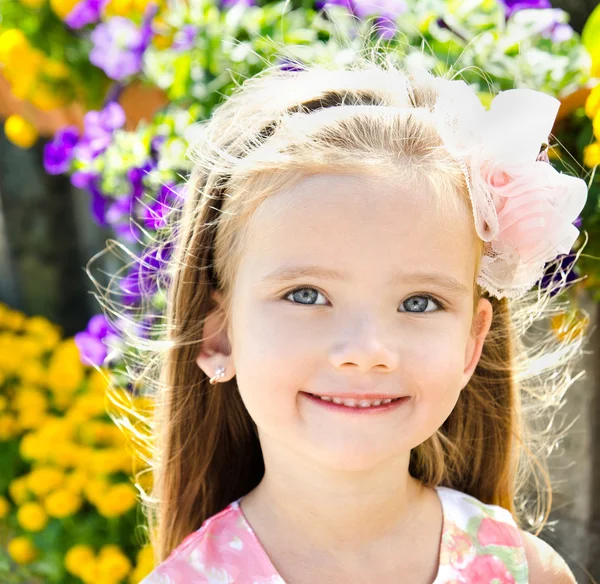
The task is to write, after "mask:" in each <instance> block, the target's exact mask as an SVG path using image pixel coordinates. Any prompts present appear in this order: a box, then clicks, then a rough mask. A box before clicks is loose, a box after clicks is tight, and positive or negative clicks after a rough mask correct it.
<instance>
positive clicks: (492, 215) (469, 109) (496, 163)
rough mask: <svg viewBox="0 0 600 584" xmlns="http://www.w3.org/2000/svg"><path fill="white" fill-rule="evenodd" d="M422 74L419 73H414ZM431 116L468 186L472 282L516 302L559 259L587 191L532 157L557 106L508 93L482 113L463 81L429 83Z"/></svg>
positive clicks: (534, 95) (532, 94)
mask: <svg viewBox="0 0 600 584" xmlns="http://www.w3.org/2000/svg"><path fill="white" fill-rule="evenodd" d="M420 74H421V75H423V73H420ZM431 82H432V83H433V84H434V85H435V86H436V88H437V90H438V92H439V95H438V100H437V103H436V106H435V108H434V110H433V112H432V115H433V117H434V120H435V121H436V125H437V127H438V131H439V134H440V136H441V138H442V141H443V142H444V145H445V146H446V149H447V150H448V152H449V153H450V154H451V155H452V156H454V157H455V158H456V160H457V161H459V163H460V164H461V167H462V168H463V172H464V173H465V178H466V182H467V184H468V186H469V190H470V197H471V203H472V207H473V215H474V220H475V228H476V230H477V234H478V235H479V237H480V238H481V239H482V240H483V241H485V242H486V243H488V245H487V246H486V248H485V249H486V251H485V253H484V257H483V258H482V260H483V261H482V264H481V272H480V274H479V276H478V280H477V282H478V284H480V285H481V286H483V287H484V288H486V289H487V290H488V292H490V293H491V294H492V295H494V296H496V297H498V298H502V297H504V296H509V297H516V296H520V295H521V294H523V293H524V292H526V291H527V290H528V289H529V288H531V286H532V285H533V284H534V283H535V282H536V281H537V280H538V279H539V278H540V277H541V275H542V274H543V269H544V265H545V263H546V262H550V261H552V260H554V259H555V258H556V257H558V256H559V255H561V254H567V253H569V252H570V251H571V247H572V246H573V244H574V243H575V240H576V239H577V236H578V235H579V230H578V229H577V228H576V227H575V226H574V225H573V222H574V221H575V220H576V219H577V217H578V215H579V213H580V212H581V210H582V209H583V206H584V205H585V201H586V198H587V185H586V183H585V181H583V180H582V179H580V178H576V177H572V176H568V175H565V174H562V173H559V172H558V171H557V170H556V169H555V168H554V167H552V165H551V164H549V163H548V157H547V154H546V155H542V156H540V149H541V147H542V144H547V143H548V139H549V135H550V132H551V131H552V126H553V123H554V120H555V118H556V114H557V112H558V109H559V106H560V102H559V100H557V99H555V98H554V97H552V96H550V95H547V94H545V93H543V92H540V91H534V90H532V89H510V90H507V91H502V92H500V93H499V94H498V95H496V96H495V97H494V99H493V100H492V103H491V105H490V108H489V109H487V110H486V109H485V108H484V107H483V105H482V104H481V102H480V101H479V98H478V97H477V95H476V93H475V91H473V88H472V87H470V86H468V85H467V84H466V83H465V82H464V81H454V80H453V81H451V80H446V79H437V78H436V79H432V81H431Z"/></svg>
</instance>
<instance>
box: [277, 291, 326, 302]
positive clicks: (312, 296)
mask: <svg viewBox="0 0 600 584" xmlns="http://www.w3.org/2000/svg"><path fill="white" fill-rule="evenodd" d="M319 294H320V295H321V296H323V294H321V292H319V291H318V290H316V289H315V288H296V289H295V290H292V291H291V292H290V293H289V294H287V295H286V297H285V298H286V300H287V299H289V298H290V296H291V297H292V298H293V299H294V300H292V301H291V302H293V303H294V304H308V305H313V304H314V303H313V302H312V301H313V300H316V299H317V298H318V296H319ZM323 298H325V297H324V296H323ZM317 306H322V305H317Z"/></svg>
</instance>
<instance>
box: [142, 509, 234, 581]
mask: <svg viewBox="0 0 600 584" xmlns="http://www.w3.org/2000/svg"><path fill="white" fill-rule="evenodd" d="M238 518H239V507H238V505H237V502H234V503H231V504H230V505H229V506H228V507H226V508H225V509H223V510H222V511H221V512H219V513H217V514H216V515H213V516H212V517H210V518H208V519H207V520H206V521H205V522H204V523H203V524H202V526H201V527H200V529H198V530H196V531H194V532H192V533H190V534H189V535H188V536H187V537H185V538H184V540H183V541H182V542H181V543H180V544H179V545H178V546H177V547H176V548H175V549H174V550H173V551H172V552H171V554H170V555H169V557H168V558H166V559H165V560H164V561H163V562H162V563H161V564H159V565H158V566H156V567H155V568H154V570H153V571H152V572H150V574H148V575H147V576H146V577H145V578H144V580H142V581H141V582H140V584H187V583H189V582H194V583H197V584H202V583H205V582H206V583H208V582H212V581H213V580H212V579H211V578H213V576H214V574H213V572H215V570H216V571H222V572H224V569H223V566H221V565H219V564H220V563H221V561H222V560H223V556H226V554H224V553H223V549H227V547H230V546H231V545H232V542H233V541H235V540H236V539H239V537H236V536H238V535H239V533H240V529H239V521H238ZM224 576H227V577H228V575H227V574H224ZM225 581H228V580H227V579H225Z"/></svg>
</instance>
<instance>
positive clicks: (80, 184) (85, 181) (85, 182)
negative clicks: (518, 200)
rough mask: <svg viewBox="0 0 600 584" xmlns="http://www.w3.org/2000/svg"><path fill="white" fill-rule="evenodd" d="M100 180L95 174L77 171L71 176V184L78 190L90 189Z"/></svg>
mask: <svg viewBox="0 0 600 584" xmlns="http://www.w3.org/2000/svg"><path fill="white" fill-rule="evenodd" d="M97 178H98V175H97V174H96V173H95V172H87V171H85V170H77V171H75V172H74V173H73V174H72V175H71V184H72V185H73V186H74V187H77V188H78V189H90V188H91V186H90V185H91V184H92V183H93V182H94V181H95V180H96V179H97Z"/></svg>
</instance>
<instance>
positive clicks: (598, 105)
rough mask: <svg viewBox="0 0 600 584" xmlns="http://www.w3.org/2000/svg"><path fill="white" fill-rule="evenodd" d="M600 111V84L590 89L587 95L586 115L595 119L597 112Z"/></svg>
mask: <svg viewBox="0 0 600 584" xmlns="http://www.w3.org/2000/svg"><path fill="white" fill-rule="evenodd" d="M598 111H600V84H598V85H596V87H594V88H593V89H592V91H590V94H589V95H588V96H587V99H586V100H585V115H586V116H587V117H588V118H590V120H593V119H594V118H595V117H596V114H597V113H598Z"/></svg>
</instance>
